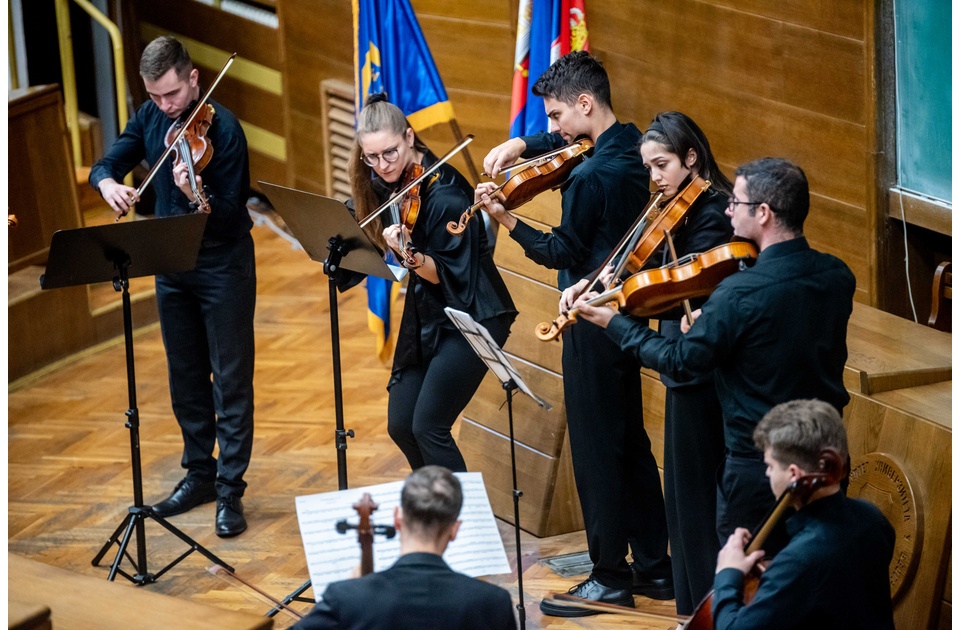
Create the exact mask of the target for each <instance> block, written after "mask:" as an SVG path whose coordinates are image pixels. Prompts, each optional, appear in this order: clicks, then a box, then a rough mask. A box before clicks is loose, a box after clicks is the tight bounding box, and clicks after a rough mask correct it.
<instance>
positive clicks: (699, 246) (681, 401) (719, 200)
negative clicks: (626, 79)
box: [640, 112, 733, 615]
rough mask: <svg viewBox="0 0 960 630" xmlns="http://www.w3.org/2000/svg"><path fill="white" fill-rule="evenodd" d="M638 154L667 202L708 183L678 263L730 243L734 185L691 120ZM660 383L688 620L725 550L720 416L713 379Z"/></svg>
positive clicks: (674, 535) (646, 143)
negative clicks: (719, 524)
mask: <svg viewBox="0 0 960 630" xmlns="http://www.w3.org/2000/svg"><path fill="white" fill-rule="evenodd" d="M640 155H641V156H642V157H643V165H644V166H645V167H647V169H648V170H649V171H650V179H651V180H653V183H654V184H656V186H657V188H659V190H660V191H661V192H662V193H663V194H664V198H667V199H669V198H671V197H674V196H675V195H677V194H678V192H679V191H680V190H682V189H683V188H684V186H686V185H687V184H688V183H689V182H690V180H691V179H692V178H693V177H696V176H698V175H699V176H700V177H702V178H703V179H705V180H707V181H709V182H710V184H711V185H710V188H708V189H707V190H706V191H705V192H703V193H701V194H700V196H699V197H697V200H696V201H694V202H693V204H692V205H691V207H690V210H689V211H688V212H687V215H686V223H685V224H684V225H683V226H682V227H681V228H680V229H679V230H678V231H677V233H676V235H675V236H674V237H673V242H674V246H675V249H676V254H677V256H678V257H680V258H682V257H683V256H685V255H687V254H692V253H700V252H705V251H707V250H709V249H712V248H713V247H716V246H718V245H722V244H724V243H727V242H729V241H730V238H731V237H732V236H733V228H732V227H731V225H730V219H728V218H727V216H726V215H725V214H724V211H725V210H726V207H727V198H728V197H730V196H731V195H732V194H733V184H731V183H730V180H729V179H727V177H726V176H725V175H724V174H723V173H722V172H721V171H720V168H719V167H718V166H717V161H716V159H715V158H714V157H713V152H712V151H711V150H710V143H709V142H708V141H707V138H706V136H705V135H704V133H703V131H701V130H700V127H699V126H697V124H696V123H695V122H694V121H693V120H691V119H690V117H689V116H687V115H685V114H682V113H680V112H664V113H661V114H657V116H655V117H654V119H653V122H651V123H650V126H649V127H648V128H647V131H646V132H645V133H644V134H643V139H642V140H641V143H640ZM652 259H653V260H654V261H655V264H656V265H664V264H667V263H669V262H671V254H670V252H669V248H667V247H664V251H663V253H662V255H661V256H656V255H654V256H653V257H652ZM704 299H705V298H701V299H700V300H699V302H698V301H693V305H692V307H693V308H698V307H699V306H700V303H702V302H703V301H704ZM683 315H684V312H683V310H682V309H680V308H678V309H674V310H673V311H670V312H667V313H664V314H662V315H659V316H657V319H659V320H660V333H661V334H663V335H664V336H666V337H678V336H679V335H680V334H681V332H680V323H681V317H683ZM660 380H661V381H662V382H663V384H664V385H665V386H666V396H665V399H666V404H665V408H664V427H663V433H664V436H663V437H664V445H663V489H664V501H665V503H666V509H667V531H668V532H669V534H670V553H671V557H672V559H673V585H674V591H675V594H676V600H677V614H679V615H689V614H691V613H692V612H693V609H694V607H695V606H696V605H697V603H698V602H699V601H700V600H701V599H702V598H703V596H704V595H706V594H707V592H708V591H709V590H710V587H711V585H712V584H713V569H714V562H713V561H714V558H716V557H717V552H718V551H719V550H720V540H719V538H718V537H717V533H716V530H715V528H714V527H713V525H714V523H715V522H716V517H717V507H716V506H717V496H716V485H717V484H716V472H717V468H718V467H719V466H720V464H721V462H722V461H723V448H724V446H723V416H722V413H721V409H720V401H719V399H718V398H717V392H716V388H715V386H714V382H713V377H712V376H710V375H708V376H701V377H696V378H692V379H690V380H686V381H680V380H675V379H673V378H670V377H669V376H666V375H661V376H660Z"/></svg>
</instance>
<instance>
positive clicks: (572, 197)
mask: <svg viewBox="0 0 960 630" xmlns="http://www.w3.org/2000/svg"><path fill="white" fill-rule="evenodd" d="M640 138H641V134H640V131H639V130H638V129H637V127H636V125H634V124H633V123H628V124H622V123H620V122H614V123H613V125H611V126H610V128H609V129H607V130H606V131H604V132H603V133H602V134H600V137H599V138H597V143H596V145H595V146H594V147H593V149H591V150H590V151H588V152H587V157H586V158H584V160H583V162H581V163H580V164H579V165H577V167H576V168H574V169H573V171H572V172H571V174H570V176H569V177H568V178H567V180H566V181H565V182H564V183H563V186H562V187H561V192H562V193H563V198H562V214H561V218H560V225H558V226H557V227H555V228H553V229H552V230H551V231H550V232H549V233H544V232H541V231H539V230H537V229H535V228H533V227H531V226H529V225H528V224H526V223H524V222H523V221H520V220H518V221H517V225H516V226H515V227H514V228H513V230H512V231H511V232H510V237H511V238H512V239H513V240H515V241H516V242H517V243H519V244H520V246H521V247H523V251H524V252H525V253H526V255H527V258H529V259H530V260H532V261H533V262H535V263H537V264H538V265H542V266H544V267H548V268H550V269H559V270H560V272H559V274H558V278H557V288H559V289H560V290H561V291H563V290H564V289H566V288H567V287H569V286H571V285H573V284H576V283H577V282H578V281H579V280H580V279H581V278H585V277H587V276H588V275H590V273H591V272H593V271H594V270H595V269H597V267H599V266H600V264H601V263H603V261H604V259H605V258H606V257H607V255H609V254H610V252H611V251H613V248H614V247H616V245H617V243H619V242H620V239H621V238H622V237H623V235H624V233H626V231H627V230H628V229H630V226H631V225H632V224H633V221H634V220H635V219H636V218H637V216H638V215H639V214H640V212H641V211H642V210H643V208H644V206H645V205H646V204H647V200H648V199H649V198H650V190H649V186H650V175H649V173H648V172H647V170H646V169H645V168H644V167H643V159H642V158H641V157H640V152H639V150H638V147H639V142H640ZM523 140H524V141H525V142H526V143H527V150H526V151H525V152H524V154H523V157H531V156H535V155H539V154H541V153H545V152H547V151H549V150H551V149H556V148H560V147H562V146H564V145H565V144H566V143H565V142H564V140H563V138H562V137H561V136H560V134H548V133H541V134H537V135H535V136H525V137H524V138H523Z"/></svg>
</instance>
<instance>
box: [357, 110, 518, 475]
mask: <svg viewBox="0 0 960 630" xmlns="http://www.w3.org/2000/svg"><path fill="white" fill-rule="evenodd" d="M436 162H437V157H436V156H435V155H434V154H433V153H432V152H431V151H430V150H429V149H428V148H427V147H426V145H424V144H423V143H422V142H421V141H420V139H419V138H418V137H417V135H416V133H414V131H413V129H412V128H411V127H410V124H409V123H408V122H407V120H406V118H405V117H404V115H403V112H401V111H400V108H398V107H397V106H396V105H393V104H392V103H389V102H387V101H386V97H385V96H384V95H373V96H371V97H370V98H369V99H368V101H367V103H366V105H365V106H364V108H363V109H362V110H361V111H360V115H359V117H358V121H357V145H356V148H355V150H354V154H353V156H352V157H351V162H350V175H351V187H352V189H353V204H354V208H355V212H356V216H357V219H358V220H362V219H364V218H365V217H367V216H369V215H370V214H372V213H373V212H374V211H375V210H376V209H377V208H378V207H380V205H381V204H383V203H384V202H385V201H387V200H388V199H389V198H390V197H391V196H392V195H393V193H394V192H395V191H397V190H399V189H400V188H402V187H403V182H404V181H411V180H412V178H410V177H409V172H410V170H411V169H415V165H419V166H422V167H423V168H429V167H430V166H432V165H433V164H434V163H436ZM418 188H419V200H418V201H419V209H418V210H416V211H415V217H413V216H412V214H411V213H408V215H407V217H399V219H400V220H399V221H398V220H396V219H395V218H393V217H391V215H390V213H389V211H387V212H384V213H383V214H381V215H380V216H379V217H378V218H377V219H376V220H374V221H372V222H371V223H370V224H369V226H368V227H367V228H366V230H367V232H368V233H369V234H370V236H371V238H372V239H374V240H375V241H376V242H377V243H378V244H379V245H380V246H381V248H383V249H386V248H387V247H389V248H391V249H392V250H394V251H395V252H397V254H398V255H399V257H400V260H401V264H403V265H404V266H405V267H407V268H408V269H409V270H410V274H409V276H408V277H409V284H408V286H407V295H406V300H405V302H404V307H403V316H402V319H401V321H400V331H399V333H398V335H397V345H396V351H395V353H394V359H393V371H392V375H391V377H390V381H389V383H388V385H387V389H388V390H389V392H390V397H389V404H388V411H387V428H388V431H389V433H390V437H391V438H393V441H394V442H396V444H397V446H399V447H400V450H401V451H403V454H404V455H405V456H406V458H407V461H408V462H409V463H410V467H411V468H412V469H414V470H416V469H417V468H420V467H422V466H425V465H428V464H435V465H439V466H444V467H446V468H449V469H450V470H452V471H454V472H462V471H466V469H467V468H466V464H465V463H464V461H463V456H462V455H461V454H460V449H459V448H457V445H456V443H455V442H454V439H453V436H452V435H451V433H450V428H451V427H452V426H453V423H454V421H456V419H457V417H458V416H459V415H460V412H461V411H463V408H464V407H466V405H467V403H468V402H469V401H470V398H471V397H472V396H473V394H474V393H475V392H476V391H477V388H478V387H479V386H480V381H481V380H483V376H484V374H485V373H486V370H487V368H486V366H485V365H484V363H483V362H482V361H481V360H480V358H479V357H477V355H476V354H475V353H474V351H473V350H472V349H471V347H470V345H469V344H468V343H467V341H466V339H465V338H464V337H463V335H462V334H461V333H460V332H459V331H458V330H457V329H456V328H455V327H454V325H453V323H452V322H450V320H449V319H448V318H447V316H446V314H445V313H444V312H443V309H444V308H445V307H448V306H449V307H451V308H454V309H457V310H460V311H465V312H467V313H469V314H470V315H471V316H472V317H473V319H474V320H476V321H477V322H479V323H480V324H481V325H482V326H484V327H485V328H486V329H487V330H488V331H490V335H491V336H492V337H493V339H494V341H496V342H497V343H498V344H499V345H501V346H502V345H503V343H504V342H505V341H506V340H507V336H508V335H509V333H510V326H511V324H512V323H513V319H514V318H515V317H516V315H517V311H516V309H515V308H514V305H513V300H512V299H511V298H510V294H509V292H508V291H507V287H506V285H505V284H504V282H503V279H502V278H501V277H500V273H499V271H497V268H496V266H495V265H494V263H493V256H492V250H491V247H490V245H489V243H488V242H487V235H486V231H485V229H484V226H483V223H482V222H480V221H474V222H472V223H471V224H470V225H469V227H468V229H467V230H466V232H465V233H464V234H463V236H462V237H461V236H454V235H452V234H450V233H449V232H447V229H446V225H447V223H448V222H450V221H457V220H458V219H459V218H460V215H461V214H462V213H463V211H464V209H465V208H467V207H469V206H470V204H471V203H472V198H473V189H472V188H471V186H470V184H469V183H467V180H466V179H465V178H464V177H463V176H462V175H461V174H460V173H459V172H457V170H456V169H455V168H454V167H453V166H451V165H450V164H443V165H441V166H440V168H439V169H438V170H437V171H435V172H433V173H432V174H430V175H429V176H428V177H427V178H426V179H425V180H424V181H423V182H422V183H421V184H420V185H419V187H418ZM405 208H406V206H405ZM414 218H415V222H414V220H413V219H414Z"/></svg>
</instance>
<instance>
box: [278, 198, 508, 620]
mask: <svg viewBox="0 0 960 630" xmlns="http://www.w3.org/2000/svg"><path fill="white" fill-rule="evenodd" d="M461 210H462V208H461ZM462 505H463V491H462V489H461V487H460V480H459V479H457V478H456V477H455V476H454V475H453V473H451V472H450V471H449V470H447V469H445V468H442V467H440V466H424V467H422V468H418V469H417V470H415V471H413V472H412V473H410V475H408V476H407V480H406V482H404V484H403V491H402V493H401V495H400V507H398V508H396V510H395V511H394V515H393V523H394V526H395V527H396V528H397V531H398V532H400V558H398V559H397V561H396V562H395V563H394V564H393V566H392V567H390V568H389V569H387V570H385V571H383V572H381V573H370V574H368V575H365V576H363V577H361V578H357V579H352V580H344V581H342V582H333V583H332V584H330V585H329V586H327V589H326V590H325V591H324V593H323V599H321V600H320V602H318V603H317V605H316V606H314V607H313V609H312V610H311V611H310V613H309V614H308V615H307V616H306V617H304V618H303V619H302V620H301V621H300V622H298V623H297V625H296V626H294V628H295V630H323V629H325V628H330V629H333V628H338V629H339V630H350V629H356V630H360V629H364V630H380V629H381V628H382V629H384V630H434V629H436V630H447V629H448V628H450V629H452V628H458V629H460V630H515V628H516V627H517V624H516V621H515V620H514V617H513V607H512V605H511V601H510V594H509V593H508V592H507V591H505V590H504V589H502V588H500V587H499V586H495V585H493V584H487V583H486V582H482V581H480V580H476V579H473V578H470V577H467V576H466V575H462V574H460V573H457V572H456V571H454V570H452V569H451V568H450V567H448V566H447V563H446V562H444V561H443V557H442V556H443V552H444V551H445V550H446V548H447V545H448V544H450V543H451V542H453V540H454V538H456V537H457V532H458V531H459V529H460V521H459V520H457V516H458V515H459V514H460V507H461V506H462Z"/></svg>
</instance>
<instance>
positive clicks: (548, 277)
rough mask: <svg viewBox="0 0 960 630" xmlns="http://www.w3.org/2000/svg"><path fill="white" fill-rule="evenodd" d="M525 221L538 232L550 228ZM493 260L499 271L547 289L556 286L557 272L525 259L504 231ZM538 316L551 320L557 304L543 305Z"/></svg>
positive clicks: (554, 314)
mask: <svg viewBox="0 0 960 630" xmlns="http://www.w3.org/2000/svg"><path fill="white" fill-rule="evenodd" d="M525 221H526V222H527V223H528V224H529V225H530V226H531V227H534V228H537V229H539V230H544V231H549V230H550V226H548V225H544V224H543V223H539V222H537V221H533V220H530V219H526V220H525ZM494 260H495V261H496V263H497V266H498V267H500V268H501V269H505V270H507V271H512V272H514V273H516V274H519V275H522V276H524V277H527V278H529V279H531V280H535V281H537V282H539V283H541V284H545V285H547V286H548V287H556V286H557V270H556V269H547V268H546V267H542V266H540V265H535V264H533V261H531V260H530V259H529V258H527V255H526V254H525V253H524V251H523V248H522V247H520V244H519V243H517V242H516V241H515V240H513V239H512V238H510V235H509V234H507V231H506V230H503V231H502V232H501V233H500V235H499V236H498V238H497V247H496V251H495V252H494ZM559 299H560V296H559V291H558V292H557V300H559ZM540 314H541V316H542V317H544V318H546V319H552V318H554V317H556V315H557V304H556V303H555V304H552V305H551V304H544V306H543V309H542V310H541V312H540Z"/></svg>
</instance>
